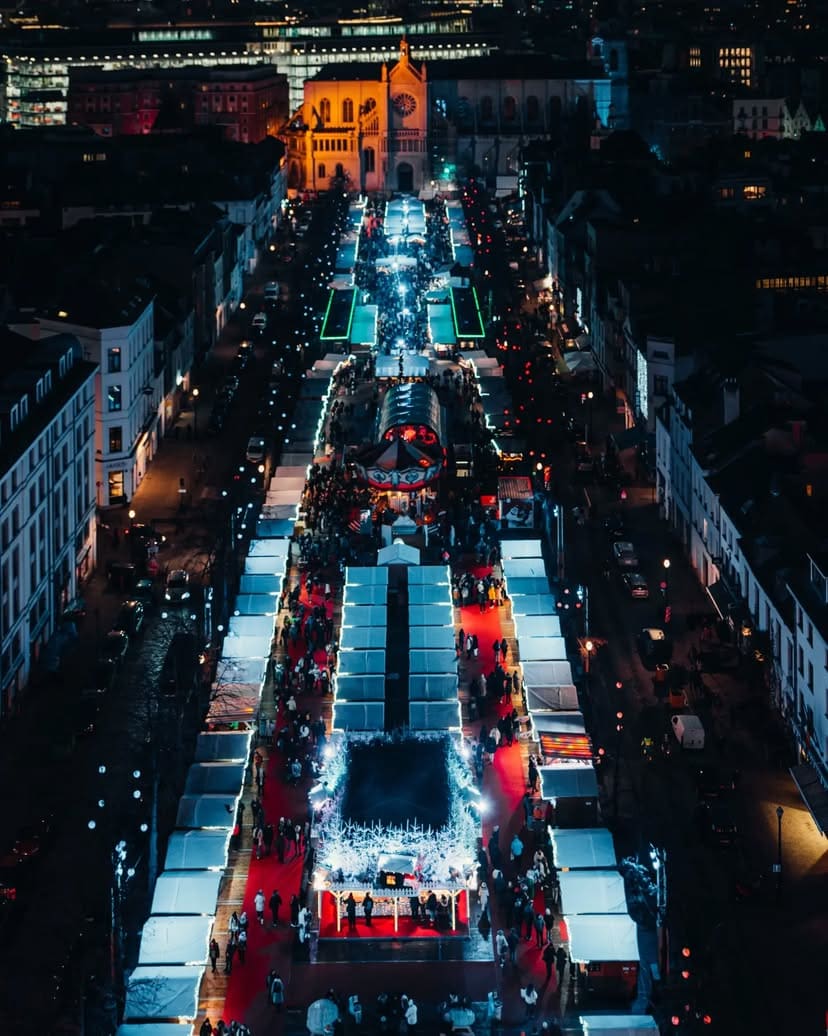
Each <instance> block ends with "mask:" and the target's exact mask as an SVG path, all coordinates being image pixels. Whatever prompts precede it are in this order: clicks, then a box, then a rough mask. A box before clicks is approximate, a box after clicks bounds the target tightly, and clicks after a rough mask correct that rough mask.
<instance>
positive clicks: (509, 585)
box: [506, 572, 549, 597]
mask: <svg viewBox="0 0 828 1036" xmlns="http://www.w3.org/2000/svg"><path fill="white" fill-rule="evenodd" d="M506 591H507V593H508V594H509V596H510V597H534V596H537V595H539V594H548V593H549V580H548V579H547V578H546V576H530V577H526V576H519V577H517V576H516V577H515V578H514V579H511V578H510V577H509V574H508V572H507V573H506Z"/></svg>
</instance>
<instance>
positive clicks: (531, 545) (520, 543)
mask: <svg viewBox="0 0 828 1036" xmlns="http://www.w3.org/2000/svg"><path fill="white" fill-rule="evenodd" d="M500 556H501V558H502V559H503V561H504V562H506V561H513V560H514V559H515V558H542V557H543V550H542V548H541V541H540V540H501V541H500ZM508 571H509V572H511V571H512V566H511V565H509V566H508Z"/></svg>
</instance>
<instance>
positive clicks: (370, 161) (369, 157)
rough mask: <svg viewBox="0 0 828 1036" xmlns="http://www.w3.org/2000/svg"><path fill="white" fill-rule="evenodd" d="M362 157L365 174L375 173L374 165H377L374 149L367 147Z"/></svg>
mask: <svg viewBox="0 0 828 1036" xmlns="http://www.w3.org/2000/svg"><path fill="white" fill-rule="evenodd" d="M363 156H364V159H365V172H366V173H373V172H375V170H376V164H377V153H376V151H374V149H373V148H372V147H367V148H365V150H364V151H363Z"/></svg>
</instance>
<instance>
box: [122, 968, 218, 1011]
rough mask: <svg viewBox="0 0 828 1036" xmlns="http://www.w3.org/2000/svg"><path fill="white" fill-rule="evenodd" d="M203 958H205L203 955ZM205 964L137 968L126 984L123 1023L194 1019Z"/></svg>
mask: <svg viewBox="0 0 828 1036" xmlns="http://www.w3.org/2000/svg"><path fill="white" fill-rule="evenodd" d="M205 957H206V955H205ZM203 972H204V964H193V965H189V966H188V967H163V966H161V965H153V966H151V967H138V968H136V969H135V970H134V971H133V972H132V974H131V975H130V976H129V979H128V980H127V990H126V1004H125V1005H124V1020H125V1021H128V1020H130V1019H132V1018H134V1019H136V1020H151V1019H153V1018H157V1019H164V1018H189V1019H190V1020H191V1021H192V1019H194V1018H195V1016H196V1013H197V1008H198V987H199V985H200V984H201V976H202V974H203Z"/></svg>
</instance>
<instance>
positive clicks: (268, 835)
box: [262, 824, 273, 856]
mask: <svg viewBox="0 0 828 1036" xmlns="http://www.w3.org/2000/svg"><path fill="white" fill-rule="evenodd" d="M262 837H263V841H264V851H265V856H270V849H271V847H272V845H273V824H265V826H264V831H263V832H262Z"/></svg>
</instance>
